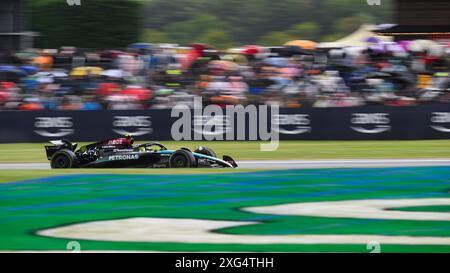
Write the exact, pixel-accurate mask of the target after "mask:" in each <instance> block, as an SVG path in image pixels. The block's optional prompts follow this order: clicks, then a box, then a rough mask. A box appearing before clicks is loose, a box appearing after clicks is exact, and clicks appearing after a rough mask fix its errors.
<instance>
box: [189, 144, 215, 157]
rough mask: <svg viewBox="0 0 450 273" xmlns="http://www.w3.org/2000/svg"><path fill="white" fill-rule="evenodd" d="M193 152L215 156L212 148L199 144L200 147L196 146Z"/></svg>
mask: <svg viewBox="0 0 450 273" xmlns="http://www.w3.org/2000/svg"><path fill="white" fill-rule="evenodd" d="M194 153H196V154H201V155H207V156H211V157H214V158H217V155H216V153H215V152H214V151H213V150H212V149H210V148H208V147H202V146H200V147H198V148H197V150H195V151H194Z"/></svg>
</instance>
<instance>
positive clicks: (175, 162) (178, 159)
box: [169, 150, 197, 168]
mask: <svg viewBox="0 0 450 273" xmlns="http://www.w3.org/2000/svg"><path fill="white" fill-rule="evenodd" d="M196 165H197V164H196V161H195V157H194V155H193V154H192V153H191V152H189V151H186V150H178V151H176V152H175V153H173V154H172V155H171V156H170V158H169V166H170V168H195V167H196Z"/></svg>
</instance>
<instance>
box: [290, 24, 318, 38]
mask: <svg viewBox="0 0 450 273" xmlns="http://www.w3.org/2000/svg"><path fill="white" fill-rule="evenodd" d="M286 33H287V34H288V35H289V36H293V37H295V38H296V39H302V40H317V39H319V38H320V26H319V24H317V23H313V22H305V23H301V24H297V25H294V26H292V27H291V29H289V30H288V31H287V32H286Z"/></svg>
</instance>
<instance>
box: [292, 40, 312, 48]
mask: <svg viewBox="0 0 450 273" xmlns="http://www.w3.org/2000/svg"><path fill="white" fill-rule="evenodd" d="M285 46H298V47H300V48H303V49H309V50H314V49H316V48H317V43H316V42H313V41H309V40H295V41H290V42H287V43H286V44H285Z"/></svg>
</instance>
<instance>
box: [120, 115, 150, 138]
mask: <svg viewBox="0 0 450 273" xmlns="http://www.w3.org/2000/svg"><path fill="white" fill-rule="evenodd" d="M150 118H151V117H149V116H115V117H114V121H113V126H114V127H115V128H113V131H114V132H115V133H117V134H119V135H126V134H130V135H132V136H143V135H147V134H151V133H153V129H152V127H151V126H152V122H151V120H150Z"/></svg>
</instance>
